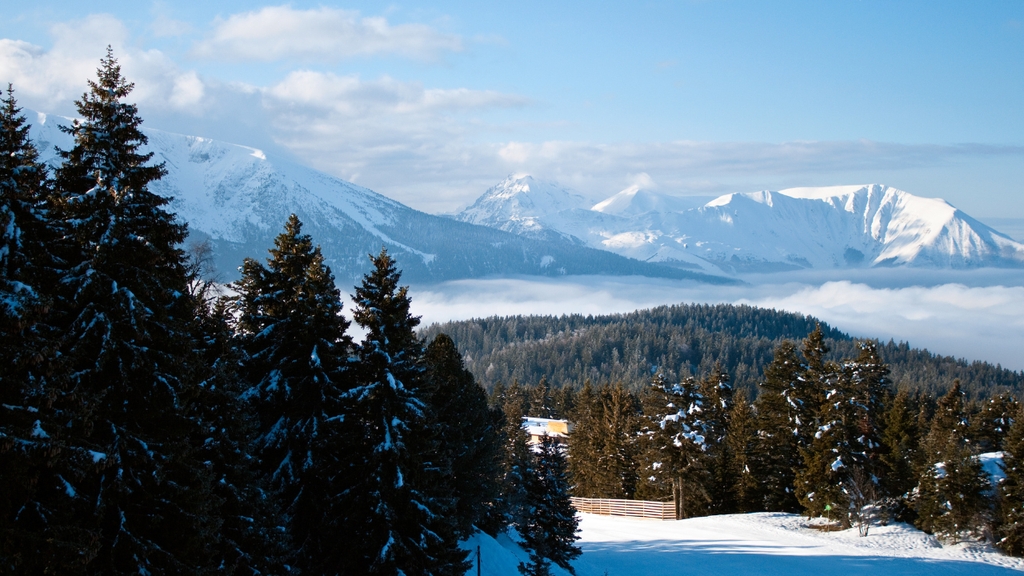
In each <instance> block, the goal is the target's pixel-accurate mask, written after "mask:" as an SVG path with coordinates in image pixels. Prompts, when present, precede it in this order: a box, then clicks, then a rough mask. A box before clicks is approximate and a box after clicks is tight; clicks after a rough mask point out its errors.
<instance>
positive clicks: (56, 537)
mask: <svg viewBox="0 0 1024 576" xmlns="http://www.w3.org/2000/svg"><path fill="white" fill-rule="evenodd" d="M28 129H29V127H28V124H27V123H26V120H25V117H24V116H22V115H21V110H20V108H18V106H17V102H16V101H15V99H14V90H13V88H11V87H10V86H8V89H7V95H6V97H5V98H3V99H0V350H3V353H4V361H3V362H2V363H0V572H4V573H7V574H37V573H47V572H49V573H56V572H63V573H77V572H81V571H83V570H84V569H85V565H86V564H87V563H88V562H89V561H90V560H91V559H92V557H93V556H94V555H95V553H96V545H95V543H96V539H97V530H96V529H95V527H93V526H89V525H83V523H82V522H81V519H80V518H76V515H75V513H74V512H75V506H76V505H77V504H80V503H81V501H80V500H79V499H77V498H76V494H74V493H73V492H71V493H69V492H68V490H67V484H66V481H67V478H72V479H74V478H77V477H78V476H79V473H78V472H79V470H78V468H79V467H78V466H77V465H76V463H75V459H74V458H73V457H72V456H73V454H74V451H73V450H67V449H66V443H65V436H66V434H65V428H64V426H63V424H65V423H66V422H67V417H68V416H69V415H70V414H69V412H68V411H67V409H66V408H65V409H60V407H59V406H60V404H59V403H58V404H57V405H55V400H57V399H58V397H60V396H61V395H62V394H66V393H67V390H66V389H64V388H63V387H62V386H61V385H60V378H61V375H62V374H63V371H62V370H60V369H59V358H58V357H57V355H56V354H54V353H53V351H52V346H53V343H54V342H55V340H56V338H57V337H58V336H59V334H58V333H56V332H55V331H54V330H53V327H52V326H51V319H50V317H49V315H48V311H49V309H50V308H51V307H52V305H53V300H54V297H55V294H54V292H53V289H54V287H55V286H56V285H57V272H58V270H57V262H56V261H55V260H54V259H53V257H52V256H51V254H50V252H49V250H50V249H52V248H54V247H55V246H56V245H57V244H58V242H59V240H60V235H61V233H60V228H59V224H58V223H57V222H56V221H54V220H53V219H52V218H51V217H50V214H49V211H48V210H47V206H46V204H45V203H46V201H47V199H48V196H49V193H50V182H49V179H48V176H47V171H46V169H45V168H44V167H43V165H42V164H41V163H40V162H39V158H38V154H37V152H36V149H35V147H34V146H33V145H32V143H31V142H30V141H29V135H28ZM80 455H81V454H80ZM86 462H87V463H86V464H85V465H86V467H90V465H89V464H88V460H86Z"/></svg>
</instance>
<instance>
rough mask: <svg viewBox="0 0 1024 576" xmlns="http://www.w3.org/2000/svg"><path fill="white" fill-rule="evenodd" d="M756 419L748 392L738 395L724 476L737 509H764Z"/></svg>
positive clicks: (746, 510) (728, 433)
mask: <svg viewBox="0 0 1024 576" xmlns="http://www.w3.org/2000/svg"><path fill="white" fill-rule="evenodd" d="M757 438H758V436H757V420H756V418H755V416H754V409H753V406H751V404H750V401H748V400H747V396H746V394H744V393H743V392H742V391H741V392H740V394H739V395H738V396H737V398H736V401H735V403H734V404H733V407H732V411H731V413H730V416H729V429H728V432H727V434H726V436H725V443H726V446H727V448H728V450H729V454H731V456H732V460H731V462H730V466H729V469H728V473H727V475H726V477H725V479H724V482H726V484H727V486H728V489H729V490H730V491H731V498H732V501H733V502H734V505H735V510H736V511H737V512H756V511H760V510H761V506H762V502H763V501H762V499H761V495H762V494H763V488H762V486H761V483H760V482H759V479H758V478H757V476H756V473H755V470H756V464H755V462H757V460H758V453H757V450H758V447H757V446H758V443H757Z"/></svg>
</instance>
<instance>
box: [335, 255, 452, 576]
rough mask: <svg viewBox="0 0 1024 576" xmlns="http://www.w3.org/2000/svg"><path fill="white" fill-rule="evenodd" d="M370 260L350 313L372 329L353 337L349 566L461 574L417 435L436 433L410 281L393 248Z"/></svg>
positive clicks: (371, 570)
mask: <svg viewBox="0 0 1024 576" xmlns="http://www.w3.org/2000/svg"><path fill="white" fill-rule="evenodd" d="M370 260H371V263H372V265H373V268H372V269H371V270H370V272H369V273H367V274H366V275H365V276H364V277H363V281H362V283H361V284H360V285H359V286H357V287H356V292H355V295H354V296H353V301H354V303H355V309H354V312H353V316H354V318H355V321H356V322H357V323H358V324H359V325H360V326H361V327H362V328H363V329H364V330H365V331H366V335H365V336H364V338H363V340H362V342H361V343H360V344H359V346H358V347H357V357H358V361H359V375H358V386H357V387H355V388H354V389H352V390H351V391H349V393H348V395H347V397H346V399H347V405H348V408H347V411H348V413H349V414H351V415H352V417H353V418H354V419H355V420H356V421H357V423H358V433H357V434H356V435H355V436H354V437H353V443H352V444H351V445H350V446H349V447H348V449H349V450H350V451H351V457H353V458H355V461H354V462H353V464H352V466H351V467H350V468H349V469H350V470H351V471H352V474H351V478H350V479H349V480H350V482H351V486H350V488H349V490H348V492H347V493H346V494H345V496H344V498H345V500H346V502H347V504H346V506H347V508H346V515H345V516H346V517H345V518H344V519H343V520H342V521H343V522H345V524H346V525H347V528H348V530H349V536H348V538H347V540H346V541H344V542H342V543H341V547H342V548H343V549H344V550H346V554H347V555H348V558H349V564H348V566H347V567H346V569H347V571H348V572H347V573H353V574H395V573H399V572H400V573H403V574H406V575H410V576H411V575H414V574H416V575H418V574H424V575H425V574H459V573H460V572H465V570H466V568H467V567H468V564H467V563H466V562H465V556H466V554H465V552H463V551H461V550H460V549H459V548H458V540H457V537H456V535H455V532H454V530H453V527H452V525H451V523H450V522H448V520H447V519H445V518H444V514H445V512H446V506H445V503H443V502H440V501H439V500H437V499H436V498H431V492H432V490H431V488H430V487H429V486H427V485H426V480H427V479H429V476H426V475H424V474H423V471H422V464H423V463H422V460H421V452H419V451H418V448H420V447H421V445H420V446H418V445H417V443H418V442H423V441H424V439H426V438H429V436H430V434H429V431H428V430H427V422H428V421H427V415H426V414H425V413H424V410H425V404H424V402H423V398H422V396H423V393H424V391H423V388H424V386H425V381H424V379H425V376H424V368H423V363H422V356H423V346H422V344H421V342H420V340H419V338H418V337H417V336H416V333H415V328H416V326H417V325H418V324H419V318H417V317H414V316H412V315H411V314H410V313H409V307H410V303H411V302H410V299H409V295H408V288H407V287H404V286H399V281H400V278H401V274H400V272H399V271H398V270H397V268H396V266H395V262H394V260H393V259H392V258H391V256H390V255H389V254H388V253H387V250H385V249H381V252H380V254H379V255H378V256H376V257H374V256H371V257H370Z"/></svg>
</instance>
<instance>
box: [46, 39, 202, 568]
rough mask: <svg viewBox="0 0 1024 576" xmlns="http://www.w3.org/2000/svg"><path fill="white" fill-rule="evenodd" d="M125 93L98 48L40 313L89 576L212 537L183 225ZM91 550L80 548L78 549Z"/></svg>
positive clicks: (195, 557) (170, 562)
mask: <svg viewBox="0 0 1024 576" xmlns="http://www.w3.org/2000/svg"><path fill="white" fill-rule="evenodd" d="M131 90H132V85H131V84H130V83H128V82H127V81H125V80H124V79H123V78H122V76H121V70H120V66H118V64H117V60H116V59H114V57H113V55H112V53H111V52H110V50H109V49H108V52H107V56H106V57H105V58H103V60H102V61H101V63H100V68H99V70H98V78H97V80H96V81H90V82H89V91H88V92H86V93H85V94H84V95H83V96H82V98H81V99H80V100H79V101H77V102H76V105H77V108H78V113H79V114H80V116H81V118H82V120H78V121H76V122H75V123H74V124H73V125H72V126H71V127H70V128H68V129H67V132H68V133H69V134H70V135H71V136H72V137H73V138H74V147H73V148H72V149H70V150H67V151H62V152H61V157H62V159H63V164H62V165H61V167H60V168H59V169H58V170H57V173H56V191H55V196H54V199H53V201H52V203H53V204H54V212H55V216H56V217H57V218H59V219H61V220H63V221H64V222H65V223H66V224H67V225H68V228H67V234H68V239H69V240H70V241H71V243H69V244H67V245H66V247H67V248H68V249H67V250H66V251H65V252H64V253H63V254H61V257H63V258H64V259H65V263H66V264H65V266H66V270H67V271H66V274H65V275H64V277H63V279H62V281H61V283H60V291H59V294H58V297H57V298H56V300H55V306H56V309H55V311H54V312H53V313H52V314H51V318H53V319H54V322H55V323H59V328H60V330H62V338H61V339H60V341H59V342H58V343H57V346H59V355H60V357H61V358H62V362H63V364H62V369H63V370H65V371H66V372H65V374H66V375H67V380H66V382H65V384H64V387H63V390H64V391H67V392H68V393H67V394H63V395H62V394H58V395H57V400H56V401H55V406H56V409H58V410H61V411H62V412H63V414H64V415H65V416H66V417H67V418H68V420H67V426H66V427H65V428H64V433H65V439H66V443H67V445H68V446H69V448H68V450H67V451H66V453H65V455H64V456H63V457H62V461H63V462H64V463H65V464H66V465H67V466H68V468H69V469H71V470H73V471H74V472H75V473H74V474H72V473H71V472H69V474H68V476H66V477H64V480H65V481H66V483H67V485H66V491H67V493H68V494H69V495H70V494H74V495H75V496H74V499H75V501H76V505H75V510H76V511H75V513H76V514H77V515H78V517H79V526H80V527H81V529H84V530H89V531H93V530H95V531H97V532H98V533H99V541H98V547H99V550H98V552H97V553H96V556H95V558H94V559H92V561H91V562H89V565H88V566H89V568H88V569H89V570H90V571H92V572H104V573H122V572H124V573H137V572H181V571H191V570H194V569H196V568H197V567H198V566H202V565H204V564H205V563H206V562H207V559H208V558H209V556H210V554H211V552H210V548H211V545H213V544H215V543H216V542H217V527H218V526H217V524H218V522H217V521H216V518H215V517H213V516H211V512H212V504H213V500H212V498H210V495H209V494H210V487H209V477H208V474H207V472H206V471H205V469H204V468H203V467H202V466H201V465H200V464H199V462H198V461H197V460H196V458H195V456H194V454H193V452H192V450H191V446H190V441H191V440H192V439H193V438H194V437H195V436H196V434H197V433H198V431H197V429H196V421H195V419H194V417H193V415H192V414H191V408H192V403H193V401H194V399H195V397H196V395H197V387H196V384H197V383H196V381H195V371H194V370H193V366H194V363H195V361H196V360H195V348H196V343H195V341H194V339H193V338H192V334H193V330H192V326H191V324H192V322H193V320H194V317H193V312H194V306H193V304H192V300H191V298H190V297H189V296H188V290H187V286H186V284H187V279H186V274H185V269H184V258H183V253H182V251H181V250H180V249H179V248H178V246H179V245H180V244H181V243H182V241H183V240H184V238H185V233H186V229H185V226H184V225H183V224H180V223H178V222H176V221H175V218H174V216H173V215H172V214H170V213H169V212H167V211H166V210H165V209H164V207H165V206H166V205H167V203H168V202H169V200H168V199H167V198H162V197H160V196H157V195H155V194H153V193H152V192H150V190H149V184H150V183H151V182H152V181H154V180H156V179H157V178H160V177H161V176H162V175H163V174H164V169H163V166H162V165H152V164H150V161H151V159H152V158H151V154H143V153H141V151H140V149H141V147H142V146H144V145H145V144H146V137H145V135H143V134H142V132H140V130H139V126H140V124H141V122H142V120H141V119H140V118H139V116H138V114H137V110H136V108H135V106H134V105H131V104H128V103H125V102H124V100H125V98H127V97H128V95H129V94H130V92H131ZM90 553H91V552H90Z"/></svg>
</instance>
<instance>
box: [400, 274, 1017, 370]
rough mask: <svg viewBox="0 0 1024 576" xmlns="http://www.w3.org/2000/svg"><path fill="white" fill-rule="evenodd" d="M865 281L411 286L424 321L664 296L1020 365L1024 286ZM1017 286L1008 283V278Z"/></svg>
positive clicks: (600, 280)
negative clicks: (768, 311)
mask: <svg viewBox="0 0 1024 576" xmlns="http://www.w3.org/2000/svg"><path fill="white" fill-rule="evenodd" d="M999 275H1000V276H1002V277H1003V278H1004V279H1006V280H1010V281H1011V282H1010V283H1008V285H995V286H968V285H964V284H960V283H947V284H937V285H933V286H903V287H872V286H871V285H869V284H866V283H860V282H850V281H847V280H841V281H828V282H825V283H822V284H807V283H801V282H788V283H784V284H764V285H759V286H751V285H746V286H732V287H721V286H706V285H698V284H693V283H681V282H673V281H661V280H651V279H644V278H610V277H595V278H591V277H580V278H566V279H560V280H537V279H511V280H509V279H505V280H498V279H495V280H465V281H459V282H449V283H445V284H441V285H438V286H433V287H422V288H419V289H417V288H416V287H414V288H413V290H412V291H411V294H412V297H413V312H414V313H416V314H420V315H422V316H423V322H424V324H430V323H433V322H444V321H448V320H464V319H468V318H479V317H486V316H492V315H498V316H507V315H516V314H523V315H529V314H552V315H560V314H594V315H598V314H612V313H621V312H630V311H633V310H636V309H640V308H650V307H653V306H659V305H663V304H676V303H689V302H704V303H735V304H750V305H752V306H760V307H764V308H774V309H778V310H788V311H793V312H800V313H803V314H808V315H812V316H815V317H817V318H820V319H821V320H824V321H826V322H828V323H829V324H831V325H833V326H835V327H837V328H839V329H840V330H843V331H844V332H847V333H849V334H850V335H852V336H854V337H861V338H878V339H881V340H885V341H888V340H889V339H890V338H891V339H894V340H896V341H897V342H899V341H906V342H909V343H910V345H911V346H914V347H917V348H927V349H929V350H931V351H932V352H935V353H939V354H943V355H951V356H956V357H963V358H966V359H968V360H984V361H988V362H992V363H999V364H1002V365H1003V366H1004V367H1006V368H1011V369H1014V370H1024V357H1022V355H1021V353H1020V342H1021V340H1022V339H1024V318H1022V317H1021V315H1020V311H1021V310H1024V285H1021V284H1024V283H1022V282H1021V281H1020V279H1019V278H1017V279H1016V281H1015V282H1014V281H1013V274H1012V273H1009V272H1004V273H999ZM1014 284H1016V285H1014Z"/></svg>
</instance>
